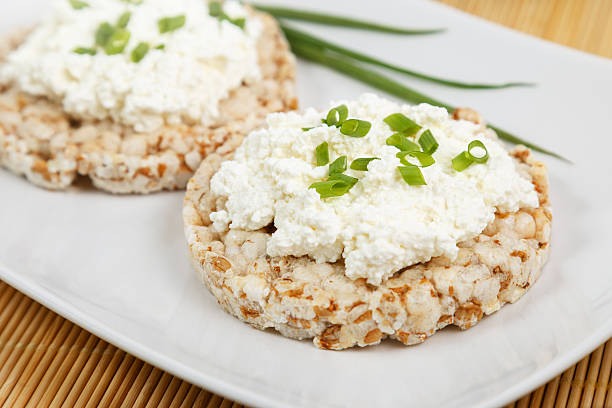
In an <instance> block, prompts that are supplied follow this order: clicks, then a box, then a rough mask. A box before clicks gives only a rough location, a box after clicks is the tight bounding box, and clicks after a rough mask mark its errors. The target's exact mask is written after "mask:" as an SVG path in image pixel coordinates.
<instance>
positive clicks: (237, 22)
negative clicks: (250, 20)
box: [227, 17, 246, 30]
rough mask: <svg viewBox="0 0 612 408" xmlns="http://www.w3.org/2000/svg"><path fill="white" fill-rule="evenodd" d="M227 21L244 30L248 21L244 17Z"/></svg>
mask: <svg viewBox="0 0 612 408" xmlns="http://www.w3.org/2000/svg"><path fill="white" fill-rule="evenodd" d="M227 20H228V21H229V22H230V23H232V24H233V25H235V26H238V27H240V28H242V29H243V30H244V26H245V24H246V19H245V18H244V17H241V18H235V19H231V18H228V19H227Z"/></svg>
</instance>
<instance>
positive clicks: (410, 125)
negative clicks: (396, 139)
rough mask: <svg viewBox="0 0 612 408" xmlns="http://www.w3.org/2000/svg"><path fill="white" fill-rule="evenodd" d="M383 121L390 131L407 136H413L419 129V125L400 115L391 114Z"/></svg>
mask: <svg viewBox="0 0 612 408" xmlns="http://www.w3.org/2000/svg"><path fill="white" fill-rule="evenodd" d="M383 120H384V122H385V123H386V124H387V125H389V127H390V128H391V130H393V131H395V132H402V133H405V134H406V135H408V136H411V135H414V134H415V133H416V132H418V131H419V130H420V129H421V127H420V126H419V125H417V124H416V123H415V122H414V121H412V120H411V119H409V118H407V117H406V115H404V114H402V113H393V114H391V115H389V116H387V117H386V118H385V119H383Z"/></svg>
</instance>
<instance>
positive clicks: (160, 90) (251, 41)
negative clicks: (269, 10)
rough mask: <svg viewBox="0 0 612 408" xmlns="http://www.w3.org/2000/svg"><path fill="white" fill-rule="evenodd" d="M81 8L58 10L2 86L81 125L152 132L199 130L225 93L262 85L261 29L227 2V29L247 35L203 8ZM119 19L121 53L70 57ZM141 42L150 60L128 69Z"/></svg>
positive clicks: (194, 1) (184, 3) (158, 1)
mask: <svg viewBox="0 0 612 408" xmlns="http://www.w3.org/2000/svg"><path fill="white" fill-rule="evenodd" d="M79 3H82V2H80V0H79V1H78V2H77V4H79ZM84 3H85V4H86V6H82V7H77V8H75V7H73V6H72V5H71V3H70V2H69V1H68V0H58V2H57V4H56V7H55V11H54V12H53V13H52V14H51V15H50V16H48V17H47V18H46V19H45V20H44V21H42V23H41V24H40V25H39V26H38V27H37V28H36V29H35V30H34V32H33V33H32V34H31V35H30V36H29V37H28V38H27V39H26V41H25V43H24V44H22V45H21V47H20V48H19V49H17V50H16V51H15V52H13V53H12V54H10V55H9V56H8V59H7V62H6V63H5V64H3V65H2V66H0V83H4V84H7V83H15V84H16V85H17V86H18V87H19V88H20V89H21V90H23V91H24V92H26V93H30V94H33V95H40V96H45V97H48V98H50V99H51V100H56V101H58V102H60V103H62V104H63V107H64V110H65V111H66V112H67V113H69V114H72V115H74V116H76V117H79V118H84V119H106V118H111V119H112V120H114V121H116V122H119V123H122V124H125V125H129V126H133V127H134V128H135V129H136V130H137V131H150V130H153V129H156V128H158V127H159V126H161V125H162V124H164V123H180V122H185V123H188V124H199V123H202V124H206V123H207V122H210V121H212V120H214V118H215V117H217V116H218V115H219V112H218V105H219V101H220V100H222V99H223V98H225V97H227V96H228V94H229V92H230V91H231V90H232V89H234V88H236V87H238V86H240V85H241V84H242V82H243V81H244V82H246V83H249V82H252V81H255V80H257V79H258V78H260V71H259V65H258V63H257V48H256V45H257V44H256V43H257V38H258V36H259V35H260V33H261V30H262V28H263V26H262V22H261V21H260V20H259V19H257V18H256V17H253V16H252V15H251V16H250V15H248V13H247V10H246V8H245V7H243V6H242V5H241V4H239V3H238V2H236V1H228V2H226V3H225V4H224V6H223V7H224V9H223V11H224V13H225V15H227V16H228V18H230V19H240V18H246V24H245V27H244V30H243V29H241V28H240V27H239V26H237V25H234V24H232V23H231V22H230V21H229V20H228V19H218V18H217V17H213V16H210V15H209V8H208V3H207V2H206V1H205V0H173V1H168V0H144V1H142V2H138V1H124V0H84ZM126 12H129V13H131V16H130V19H129V22H128V24H127V26H126V29H127V30H128V31H129V32H130V37H129V41H128V43H127V45H126V47H125V50H124V51H123V52H121V53H120V54H117V55H107V54H106V53H105V52H104V50H103V49H102V48H100V47H97V53H96V55H87V54H78V53H75V52H74V50H75V49H77V48H79V47H83V48H92V47H94V44H95V34H96V31H97V30H98V27H99V26H100V25H101V24H102V23H104V22H108V23H110V24H111V25H115V24H117V21H118V20H119V18H120V16H121V15H122V14H124V13H126ZM181 15H184V16H185V23H184V26H182V27H181V28H179V29H176V30H174V31H169V32H165V33H160V31H161V30H160V29H159V27H158V21H159V20H160V19H163V18H167V17H175V16H181ZM141 42H144V43H146V44H148V45H149V47H150V51H149V52H148V53H147V54H146V56H145V57H144V58H143V59H142V60H141V61H140V62H138V63H135V62H133V61H132V60H131V53H132V51H133V50H134V48H135V47H136V46H137V45H138V44H140V43H141ZM158 46H163V49H157V47H158Z"/></svg>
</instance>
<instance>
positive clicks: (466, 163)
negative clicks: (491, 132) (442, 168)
mask: <svg viewBox="0 0 612 408" xmlns="http://www.w3.org/2000/svg"><path fill="white" fill-rule="evenodd" d="M452 163H453V169H455V170H457V171H463V170H465V169H467V168H468V167H470V166H471V165H472V163H474V160H472V156H470V155H469V154H468V152H467V151H465V150H464V151H462V152H461V153H459V154H458V155H457V156H455V158H454V159H453V161H452Z"/></svg>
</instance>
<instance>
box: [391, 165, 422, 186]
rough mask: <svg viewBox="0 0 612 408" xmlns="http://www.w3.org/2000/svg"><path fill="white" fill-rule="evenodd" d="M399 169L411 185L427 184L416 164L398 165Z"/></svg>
mask: <svg viewBox="0 0 612 408" xmlns="http://www.w3.org/2000/svg"><path fill="white" fill-rule="evenodd" d="M397 170H398V171H399V172H400V175H401V176H402V178H403V179H404V181H405V182H406V184H408V185H411V186H424V185H426V184H427V182H425V178H424V177H423V173H422V172H421V169H419V168H418V167H415V166H397Z"/></svg>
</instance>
